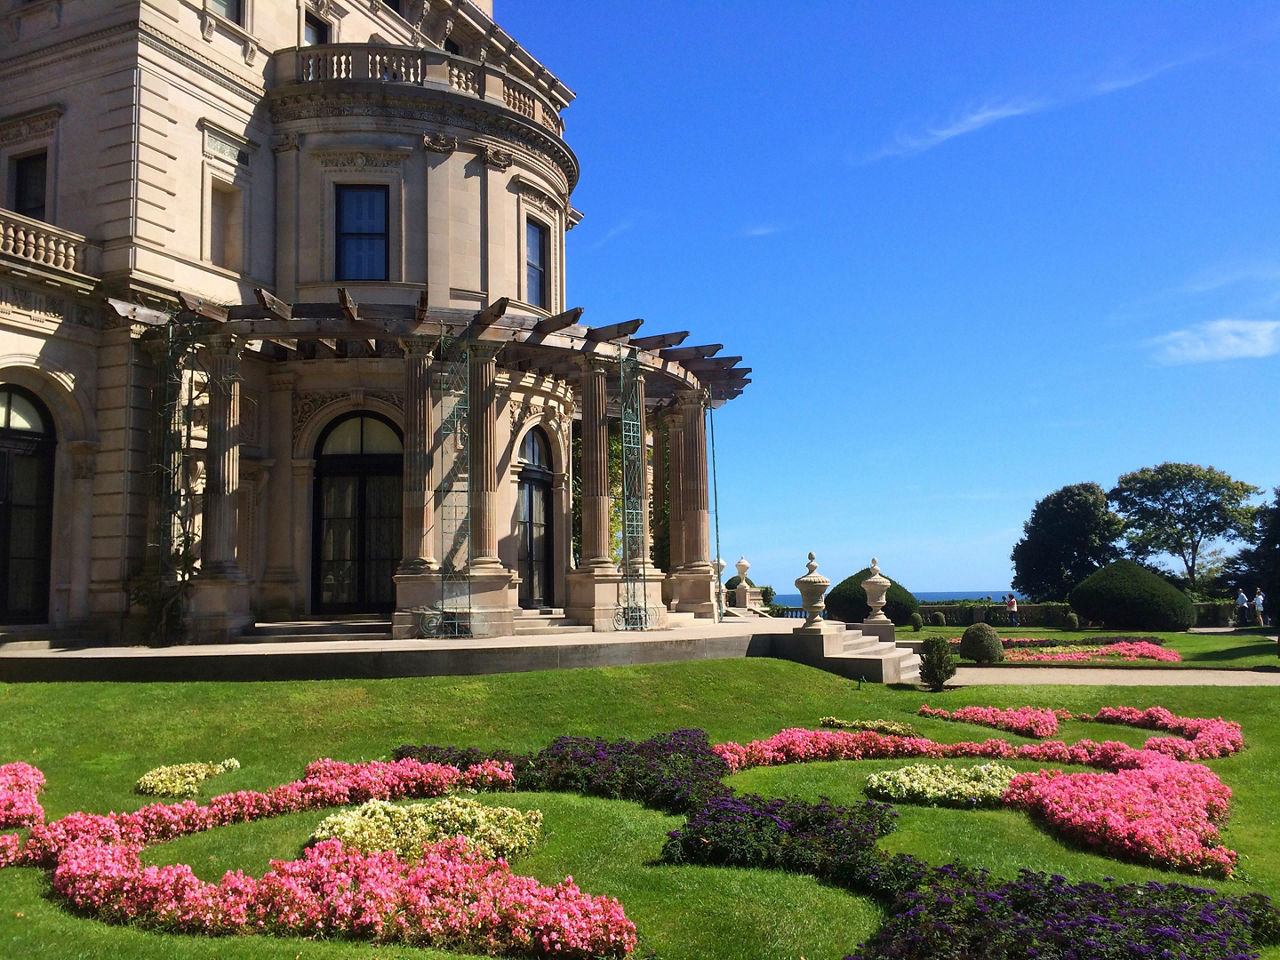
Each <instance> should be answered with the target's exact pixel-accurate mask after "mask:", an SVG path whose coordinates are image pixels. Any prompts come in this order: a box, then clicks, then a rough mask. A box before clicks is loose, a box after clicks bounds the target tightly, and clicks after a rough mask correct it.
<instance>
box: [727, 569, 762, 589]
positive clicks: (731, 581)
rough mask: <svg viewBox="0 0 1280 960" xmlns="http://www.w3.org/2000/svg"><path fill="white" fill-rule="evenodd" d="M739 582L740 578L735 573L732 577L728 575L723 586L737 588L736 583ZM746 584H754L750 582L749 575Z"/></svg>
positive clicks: (750, 585) (749, 585) (751, 585)
mask: <svg viewBox="0 0 1280 960" xmlns="http://www.w3.org/2000/svg"><path fill="white" fill-rule="evenodd" d="M741 582H742V578H741V577H740V576H738V575H737V574H736V573H735V574H734V575H733V576H732V577H730V578H729V579H728V580H726V581H725V582H724V588H725V589H726V590H737V589H738V584H740V583H741ZM747 586H748V587H754V586H755V584H754V583H752V582H751V578H750V577H747Z"/></svg>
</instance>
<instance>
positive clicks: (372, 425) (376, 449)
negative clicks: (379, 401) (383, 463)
mask: <svg viewBox="0 0 1280 960" xmlns="http://www.w3.org/2000/svg"><path fill="white" fill-rule="evenodd" d="M363 423H364V450H363V451H362V452H363V453H401V452H402V451H403V449H404V448H403V446H402V445H401V443H400V438H399V437H398V436H396V432H395V431H394V430H393V429H391V427H390V426H389V425H388V424H385V423H383V422H382V421H381V420H374V419H373V418H372V417H365V418H363Z"/></svg>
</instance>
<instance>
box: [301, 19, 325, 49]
mask: <svg viewBox="0 0 1280 960" xmlns="http://www.w3.org/2000/svg"><path fill="white" fill-rule="evenodd" d="M328 42H329V25H328V24H327V23H325V22H324V21H323V20H321V19H320V18H319V17H317V16H313V15H312V14H310V13H308V14H307V20H306V24H305V26H304V27H303V35H302V43H303V46H307V47H318V46H319V45H320V44H322V43H328Z"/></svg>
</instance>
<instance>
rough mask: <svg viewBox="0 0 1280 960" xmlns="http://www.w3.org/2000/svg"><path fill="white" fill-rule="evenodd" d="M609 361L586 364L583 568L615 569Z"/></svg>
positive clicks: (583, 413) (583, 387)
mask: <svg viewBox="0 0 1280 960" xmlns="http://www.w3.org/2000/svg"><path fill="white" fill-rule="evenodd" d="M608 375H609V370H608V367H607V366H605V364H603V363H601V362H599V361H595V360H590V361H587V362H586V363H585V364H584V365H583V368H582V560H581V562H580V563H579V565H578V566H579V569H586V568H597V569H602V568H603V569H613V567H614V563H613V559H612V557H611V556H610V551H609V509H610V506H611V499H610V497H609V417H608V408H607V406H606V381H607V378H608Z"/></svg>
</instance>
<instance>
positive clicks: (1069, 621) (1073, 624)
mask: <svg viewBox="0 0 1280 960" xmlns="http://www.w3.org/2000/svg"><path fill="white" fill-rule="evenodd" d="M1062 629H1063V630H1079V629H1080V618H1079V617H1077V616H1076V614H1075V611H1074V610H1068V611H1067V615H1066V616H1065V617H1063V618H1062Z"/></svg>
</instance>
